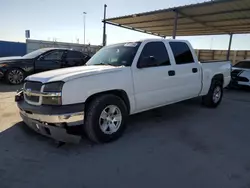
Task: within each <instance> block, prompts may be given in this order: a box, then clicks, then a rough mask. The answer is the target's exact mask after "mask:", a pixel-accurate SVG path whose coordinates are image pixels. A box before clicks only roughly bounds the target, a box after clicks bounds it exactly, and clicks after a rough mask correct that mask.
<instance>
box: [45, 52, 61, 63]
mask: <svg viewBox="0 0 250 188" xmlns="http://www.w3.org/2000/svg"><path fill="white" fill-rule="evenodd" d="M62 55H63V51H53V52H50V53H49V54H47V55H45V56H44V58H43V59H44V60H46V61H49V60H61V59H62Z"/></svg>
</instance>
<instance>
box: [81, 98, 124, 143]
mask: <svg viewBox="0 0 250 188" xmlns="http://www.w3.org/2000/svg"><path fill="white" fill-rule="evenodd" d="M127 115H128V112H127V108H126V105H125V103H124V101H123V100H122V99H120V98H119V97H117V96H115V95H110V94H107V95H102V96H100V97H97V98H95V99H94V100H93V101H91V102H90V104H89V105H88V107H87V111H86V119H85V123H84V125H83V126H84V131H85V133H86V135H87V136H88V138H89V139H90V140H91V141H93V142H96V143H100V142H110V141H113V140H116V139H118V138H119V137H120V136H121V135H122V133H123V132H124V130H125V120H126V117H127Z"/></svg>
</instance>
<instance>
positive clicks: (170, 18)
mask: <svg viewBox="0 0 250 188" xmlns="http://www.w3.org/2000/svg"><path fill="white" fill-rule="evenodd" d="M175 11H177V12H178V13H179V14H178V26H177V35H181V36H185V35H186V36H189V35H217V34H229V33H250V0H217V1H211V2H204V3H198V4H191V5H186V6H181V7H173V8H169V9H162V10H157V11H152V12H145V13H139V14H133V15H128V16H123V17H116V18H109V19H107V20H106V21H107V23H110V24H112V25H117V26H123V27H127V28H129V29H133V30H140V31H143V32H145V33H149V32H154V33H156V34H157V35H164V36H171V35H172V32H173V25H174V18H175Z"/></svg>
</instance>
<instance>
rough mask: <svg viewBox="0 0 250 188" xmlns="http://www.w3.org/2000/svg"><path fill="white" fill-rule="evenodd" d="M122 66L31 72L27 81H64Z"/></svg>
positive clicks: (111, 70)
mask: <svg viewBox="0 0 250 188" xmlns="http://www.w3.org/2000/svg"><path fill="white" fill-rule="evenodd" d="M122 68H123V67H114V66H109V65H96V66H80V67H71V68H63V69H57V70H52V71H47V72H42V73H38V74H33V75H31V76H29V77H27V78H26V79H25V80H27V81H38V82H42V83H48V82H56V81H64V82H67V81H69V80H72V79H77V78H80V77H85V76H92V75H97V74H102V73H107V72H114V71H120V70H121V69H122Z"/></svg>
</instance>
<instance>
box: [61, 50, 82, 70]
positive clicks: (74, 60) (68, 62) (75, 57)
mask: <svg viewBox="0 0 250 188" xmlns="http://www.w3.org/2000/svg"><path fill="white" fill-rule="evenodd" d="M85 63H86V60H85V55H84V54H83V53H81V52H78V51H71V50H69V51H67V52H66V55H65V57H64V58H63V67H73V66H80V65H84V64H85Z"/></svg>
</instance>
